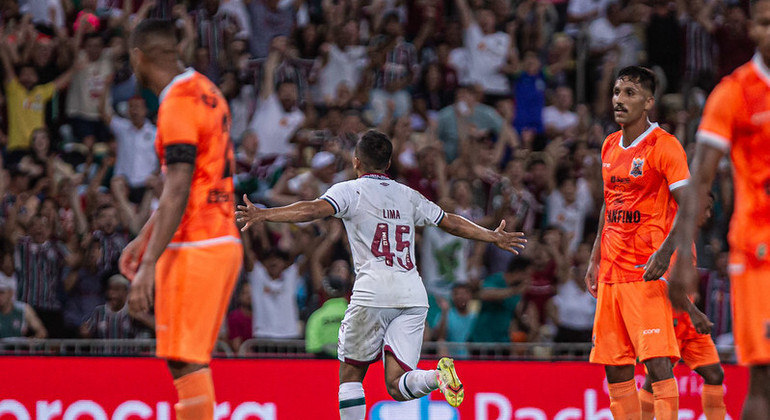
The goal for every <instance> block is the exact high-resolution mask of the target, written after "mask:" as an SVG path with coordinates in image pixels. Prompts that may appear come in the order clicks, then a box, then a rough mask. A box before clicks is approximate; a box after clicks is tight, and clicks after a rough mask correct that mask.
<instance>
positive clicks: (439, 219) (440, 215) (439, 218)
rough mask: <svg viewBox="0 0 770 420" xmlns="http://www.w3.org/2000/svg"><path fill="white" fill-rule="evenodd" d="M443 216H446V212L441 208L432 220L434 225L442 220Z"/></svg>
mask: <svg viewBox="0 0 770 420" xmlns="http://www.w3.org/2000/svg"><path fill="white" fill-rule="evenodd" d="M444 216H446V212H445V211H443V210H441V214H439V216H438V218H436V220H434V222H433V224H435V225H436V226H438V225H440V224H441V221H442V220H444Z"/></svg>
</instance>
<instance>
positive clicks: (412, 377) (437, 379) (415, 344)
mask: <svg viewBox="0 0 770 420" xmlns="http://www.w3.org/2000/svg"><path fill="white" fill-rule="evenodd" d="M392 153H393V145H392V144H391V142H390V139H388V137H387V136H386V135H384V134H382V133H380V132H377V131H368V132H367V133H365V134H364V135H363V137H361V139H360V140H359V141H358V144H357V145H356V150H355V156H354V157H353V167H354V168H355V170H356V173H357V175H358V179H355V180H352V181H346V182H342V183H339V184H336V185H334V186H332V187H331V188H329V190H328V191H327V192H326V193H325V194H324V195H322V196H321V198H319V199H317V200H313V201H300V202H297V203H294V204H291V205H289V206H286V207H278V208H271V209H259V208H257V207H256V206H254V205H253V204H251V202H249V200H248V198H247V197H245V196H244V200H245V201H246V205H245V206H238V212H237V213H236V215H237V220H238V222H242V223H245V225H244V227H243V229H244V230H245V229H248V227H249V226H251V225H253V224H255V223H260V222H265V221H271V222H307V221H311V220H314V219H319V218H323V217H328V216H335V217H338V218H341V219H342V221H343V222H344V224H345V228H346V230H347V234H348V240H349V241H350V248H351V249H352V252H353V262H354V265H355V272H356V280H355V283H354V285H353V296H352V297H351V299H350V305H349V306H348V309H347V311H346V312H345V317H344V319H343V320H342V326H341V327H340V332H339V343H338V349H337V356H338V358H339V360H340V361H341V364H340V387H339V407H340V418H341V419H342V420H363V419H364V418H366V403H365V401H364V388H363V386H362V382H363V379H364V376H365V375H366V371H367V369H368V367H369V365H370V364H371V363H373V362H375V361H377V360H378V359H379V358H381V357H384V364H385V384H386V387H387V389H388V393H389V394H390V396H391V397H393V398H394V399H395V400H397V401H406V400H411V399H415V398H420V397H423V396H425V395H428V394H429V393H430V392H432V391H434V390H436V389H440V390H441V392H442V393H443V394H444V397H445V398H446V400H447V402H449V404H451V405H452V406H454V407H457V406H458V405H460V403H461V402H462V400H463V398H464V395H465V394H464V391H463V388H462V384H461V383H460V379H459V378H458V377H457V373H456V371H455V368H454V363H453V361H452V359H449V358H443V359H441V360H439V362H438V368H437V370H427V371H426V370H417V369H416V368H417V362H418V360H419V358H420V349H421V347H422V337H423V329H424V326H425V318H426V315H427V311H428V296H427V294H426V292H425V287H424V286H423V283H422V280H421V279H420V275H419V274H418V273H417V269H416V267H415V258H414V238H415V227H416V226H425V225H436V226H438V227H440V228H441V229H443V230H445V231H447V232H449V233H451V234H453V235H457V236H460V237H463V238H468V239H475V240H479V241H484V242H491V243H494V244H495V245H497V246H498V247H500V248H502V249H506V250H509V251H511V252H514V253H518V250H519V249H522V248H524V243H525V242H526V240H525V239H524V234H523V233H520V232H506V231H505V221H502V222H500V225H499V226H498V227H497V229H495V230H494V231H492V230H488V229H485V228H483V227H481V226H478V225H476V224H474V223H472V222H470V221H468V220H466V219H464V218H462V217H460V216H457V215H455V214H451V213H450V214H447V213H444V211H443V210H441V209H440V208H439V207H438V206H437V205H436V204H434V203H432V202H430V201H428V200H427V199H425V197H423V196H422V195H420V193H418V192H416V191H414V190H412V189H410V188H408V187H406V186H404V185H401V184H399V183H397V182H394V181H392V180H391V179H389V178H388V177H387V176H386V175H385V174H384V173H385V171H387V169H388V167H389V166H390V161H391V154H392Z"/></svg>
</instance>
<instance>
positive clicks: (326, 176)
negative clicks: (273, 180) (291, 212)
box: [269, 151, 346, 205]
mask: <svg viewBox="0 0 770 420" xmlns="http://www.w3.org/2000/svg"><path fill="white" fill-rule="evenodd" d="M284 175H285V177H284V178H282V179H281V180H279V181H278V183H277V184H276V185H275V187H274V188H273V191H272V192H271V193H270V195H269V197H270V201H271V203H273V204H276V205H280V204H283V205H286V204H291V203H293V202H295V201H298V200H312V199H314V198H317V197H318V196H320V195H321V194H323V193H324V192H325V191H326V190H328V189H329V187H331V186H332V185H333V184H335V183H337V182H340V181H343V180H345V179H346V178H345V174H344V173H339V174H338V173H337V157H336V156H335V155H334V154H333V153H331V152H327V151H321V152H318V153H316V154H315V156H313V159H311V162H310V170H309V171H305V172H303V173H301V174H299V175H296V176H291V175H293V173H292V172H285V173H284Z"/></svg>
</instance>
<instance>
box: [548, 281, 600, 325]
mask: <svg viewBox="0 0 770 420" xmlns="http://www.w3.org/2000/svg"><path fill="white" fill-rule="evenodd" d="M553 304H554V306H555V307H556V311H557V313H558V317H559V326H560V327H565V328H569V329H572V330H583V331H585V330H590V329H591V328H593V325H594V313H595V312H596V298H594V297H593V296H591V293H589V292H588V290H585V291H584V290H581V289H580V287H578V286H577V284H575V281H574V280H568V281H567V282H566V283H564V284H562V285H561V286H559V289H558V291H557V292H556V296H554V297H553Z"/></svg>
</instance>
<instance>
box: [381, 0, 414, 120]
mask: <svg viewBox="0 0 770 420" xmlns="http://www.w3.org/2000/svg"><path fill="white" fill-rule="evenodd" d="M380 25H381V26H382V31H381V32H382V33H381V34H380V35H377V36H376V37H374V38H373V39H372V44H371V46H370V48H371V51H372V52H373V57H372V59H371V61H370V67H371V70H372V71H373V72H374V74H373V76H374V85H373V87H372V90H371V93H370V98H369V106H370V107H371V108H372V117H371V120H372V122H373V123H374V124H379V123H380V122H382V120H383V118H385V114H386V113H387V109H388V106H389V105H388V104H392V105H390V106H392V107H393V114H392V115H393V117H395V118H398V117H401V116H403V115H409V113H410V112H411V110H412V97H411V95H410V94H409V91H408V88H409V87H410V86H411V85H412V84H413V83H414V80H415V76H416V75H417V74H418V73H419V72H418V61H417V60H418V57H417V50H416V49H415V48H414V45H413V44H411V43H410V42H407V41H406V40H405V39H404V36H403V31H404V28H403V25H402V24H401V22H399V18H398V14H397V13H396V12H389V13H387V14H386V15H385V17H383V18H382V23H380Z"/></svg>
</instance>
